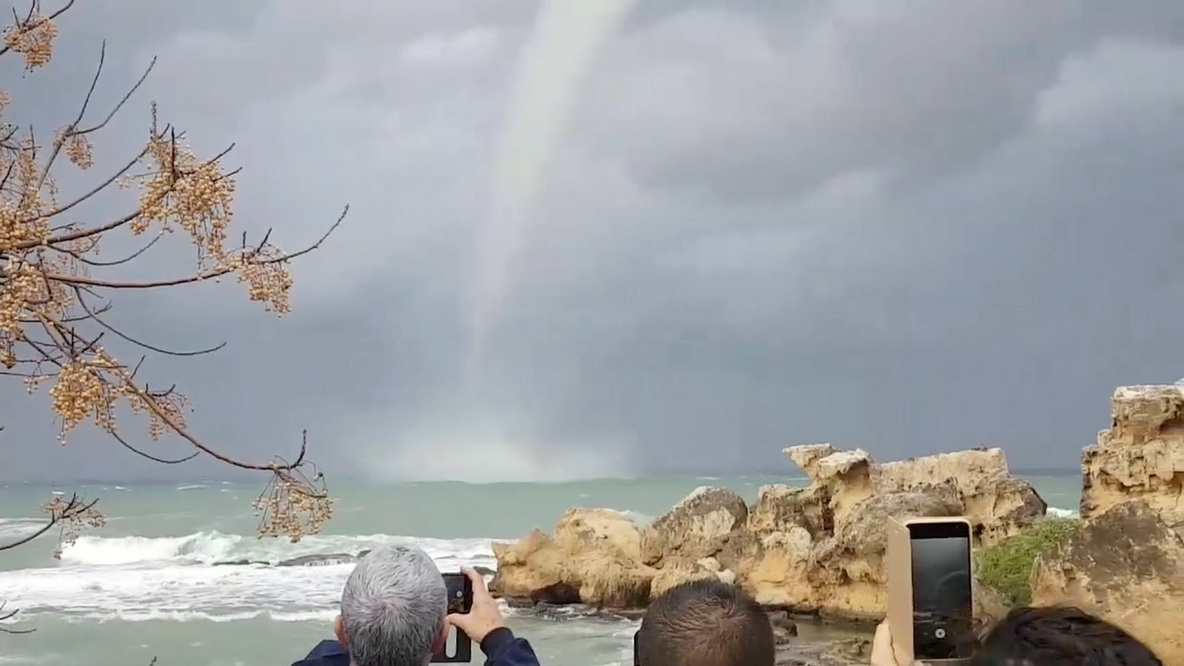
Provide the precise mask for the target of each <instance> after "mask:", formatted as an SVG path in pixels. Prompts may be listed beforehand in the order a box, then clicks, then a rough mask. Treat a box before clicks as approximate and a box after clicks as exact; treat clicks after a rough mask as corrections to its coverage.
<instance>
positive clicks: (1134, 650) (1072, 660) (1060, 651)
mask: <svg viewBox="0 0 1184 666" xmlns="http://www.w3.org/2000/svg"><path fill="white" fill-rule="evenodd" d="M915 663H918V664H919V663H921V662H915ZM871 666H913V665H912V664H908V665H906V664H904V663H901V662H900V661H899V660H898V659H897V657H896V655H895V654H894V651H893V646H892V636H891V632H890V631H889V630H888V623H887V622H885V623H883V624H881V625H880V626H879V628H877V629H876V638H875V641H874V643H873V645H872V658H871ZM969 666H1163V662H1162V661H1160V660H1159V657H1156V656H1155V653H1154V652H1152V651H1151V650H1150V649H1149V648H1148V647H1147V646H1146V645H1143V643H1141V642H1139V640H1138V639H1136V638H1135V637H1134V636H1131V635H1130V634H1129V633H1127V632H1126V631H1123V630H1122V629H1121V628H1119V627H1117V626H1115V625H1114V624H1111V623H1110V622H1107V621H1105V620H1103V619H1102V618H1099V617H1096V616H1094V615H1090V614H1089V613H1086V612H1085V611H1083V610H1081V609H1080V608H1074V607H1072V606H1043V607H1034V606H1026V607H1023V608H1016V609H1014V610H1012V611H1010V612H1009V613H1008V614H1007V615H1006V616H1004V617H1003V619H1002V620H1000V621H999V622H997V623H995V624H994V625H993V626H991V627H990V628H989V629H988V630H987V631H986V633H985V634H984V635H983V636H982V637H981V639H980V640H979V642H978V646H977V649H976V650H975V655H974V657H972V658H971V660H970V662H969Z"/></svg>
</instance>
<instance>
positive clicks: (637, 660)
mask: <svg viewBox="0 0 1184 666" xmlns="http://www.w3.org/2000/svg"><path fill="white" fill-rule="evenodd" d="M640 635H641V629H638V630H637V631H635V632H633V666H641V653H640V652H638V651H637V637H638V636H640Z"/></svg>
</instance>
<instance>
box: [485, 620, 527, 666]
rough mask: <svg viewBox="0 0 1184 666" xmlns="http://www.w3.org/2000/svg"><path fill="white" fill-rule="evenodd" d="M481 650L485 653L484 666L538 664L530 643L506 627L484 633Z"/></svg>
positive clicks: (525, 665)
mask: <svg viewBox="0 0 1184 666" xmlns="http://www.w3.org/2000/svg"><path fill="white" fill-rule="evenodd" d="M481 651H482V652H484V653H485V666H539V658H538V657H536V656H535V655H534V648H532V647H530V643H529V642H528V641H527V640H526V639H525V638H518V637H517V636H515V635H514V632H512V631H510V630H509V629H507V628H506V627H499V628H497V629H494V630H493V631H491V632H489V633H488V634H486V635H485V639H484V640H482V641H481Z"/></svg>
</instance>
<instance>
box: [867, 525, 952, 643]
mask: <svg viewBox="0 0 1184 666" xmlns="http://www.w3.org/2000/svg"><path fill="white" fill-rule="evenodd" d="M970 550H971V530H970V523H969V522H968V521H967V520H966V519H965V518H913V519H908V520H899V519H896V518H893V519H891V520H890V523H889V528H888V552H887V555H886V558H885V563H886V565H887V570H888V626H889V628H890V629H891V631H892V644H893V647H894V648H895V650H896V653H897V659H907V660H908V662H906V663H911V662H912V661H913V660H918V661H922V662H924V663H928V664H947V663H951V664H956V663H960V662H963V661H966V660H969V659H970V657H971V654H972V650H973V648H974V596H973V594H974V592H973V585H974V583H973V579H974V578H973V573H972V569H971V553H970Z"/></svg>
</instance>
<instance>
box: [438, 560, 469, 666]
mask: <svg viewBox="0 0 1184 666" xmlns="http://www.w3.org/2000/svg"><path fill="white" fill-rule="evenodd" d="M442 575H443V576H444V588H445V589H446V590H447V591H448V613H449V614H451V613H468V612H469V611H471V610H473V581H471V580H469V577H468V576H466V575H464V574H463V573H446V574H442ZM448 638H449V640H448V641H445V643H444V645H443V646H441V647H440V651H439V652H437V653H435V654H433V655H432V663H433V664H467V663H469V662H470V661H472V660H473V642H472V641H470V640H469V637H468V635H467V634H465V632H463V631H452V632H451V634H450V635H449V637H448ZM454 639H455V641H456V648H455V650H454V651H453V653H452V654H451V655H449V654H448V643H450V642H452V641H453V640H454Z"/></svg>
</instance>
